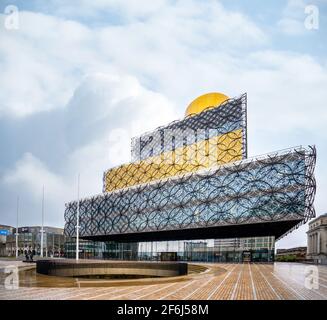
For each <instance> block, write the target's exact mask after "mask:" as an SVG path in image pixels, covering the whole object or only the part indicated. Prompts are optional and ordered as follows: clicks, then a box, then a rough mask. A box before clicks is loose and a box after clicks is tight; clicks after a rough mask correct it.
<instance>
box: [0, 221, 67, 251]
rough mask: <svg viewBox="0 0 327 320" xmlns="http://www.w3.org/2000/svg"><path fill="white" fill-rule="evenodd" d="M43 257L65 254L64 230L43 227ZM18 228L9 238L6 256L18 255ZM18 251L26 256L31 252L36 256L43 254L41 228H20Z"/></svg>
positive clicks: (14, 229)
mask: <svg viewBox="0 0 327 320" xmlns="http://www.w3.org/2000/svg"><path fill="white" fill-rule="evenodd" d="M43 230H44V234H43V256H45V257H47V256H52V255H53V256H61V255H62V254H63V252H64V242H65V236H64V230H63V229H62V228H55V227H43ZM15 233H16V228H13V232H12V233H11V234H10V235H8V236H7V241H6V255H7V256H15V255H16V236H15ZM18 250H19V254H20V255H21V254H24V253H25V252H26V251H28V250H31V251H33V252H34V254H35V255H40V254H41V227H40V226H30V227H21V228H18Z"/></svg>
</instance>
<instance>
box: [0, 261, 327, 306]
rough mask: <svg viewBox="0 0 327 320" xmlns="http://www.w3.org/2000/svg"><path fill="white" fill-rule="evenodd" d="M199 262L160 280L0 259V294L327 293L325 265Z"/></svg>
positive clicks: (235, 296) (185, 296)
mask: <svg viewBox="0 0 327 320" xmlns="http://www.w3.org/2000/svg"><path fill="white" fill-rule="evenodd" d="M8 265H12V268H13V269H15V267H19V268H20V270H22V271H20V272H19V282H18V283H19V285H18V286H11V287H10V284H12V282H10V281H8V278H7V280H6V277H8V275H9V276H10V274H9V273H7V274H6V273H4V271H5V267H6V266H8ZM198 265H203V266H205V267H207V268H208V269H207V271H206V272H202V273H198V274H197V273H194V274H190V275H188V276H183V277H175V278H167V279H163V280H158V279H138V280H121V281H119V280H118V281H117V280H116V281H111V280H109V281H106V280H101V279H100V280H91V281H90V280H85V279H74V278H67V277H65V278H63V277H51V276H44V275H39V274H36V273H35V270H34V269H31V268H33V266H31V265H30V264H23V263H22V262H17V261H5V262H4V261H0V299H23V300H26V299H27V300H29V299H40V300H41V299H59V300H69V299H86V300H97V299H132V300H133V299H135V300H146V299H161V300H162V299H167V300H168V299H169V300H170V299H180V300H192V299H200V300H207V299H209V300H210V299H213V300H244V299H249V300H290V299H291V300H312V299H315V300H322V299H323V300H326V299H327V266H314V265H306V264H299V263H274V264H204V263H198ZM24 268H25V270H24ZM7 271H8V270H7ZM11 276H12V274H11ZM135 281H136V282H135ZM8 284H9V286H8Z"/></svg>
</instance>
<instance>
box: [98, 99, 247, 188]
mask: <svg viewBox="0 0 327 320" xmlns="http://www.w3.org/2000/svg"><path fill="white" fill-rule="evenodd" d="M246 102H247V97H246V94H243V95H241V96H240V97H239V98H235V99H230V100H228V101H226V102H225V103H223V104H222V105H220V106H219V107H209V108H207V109H206V110H204V111H203V112H201V113H199V114H197V115H193V116H188V117H186V118H185V119H183V120H179V121H174V122H172V123H170V124H168V125H167V126H164V127H160V128H158V129H156V130H154V131H152V132H150V133H145V134H143V135H142V136H140V137H136V138H133V139H132V158H133V160H134V162H131V163H128V164H123V165H121V166H117V167H114V168H111V169H109V170H107V171H106V172H105V173H104V176H103V192H109V191H114V190H118V189H121V188H126V187H130V186H133V185H138V184H143V183H148V182H152V181H155V180H160V179H165V178H168V177H171V176H180V175H183V174H187V173H189V172H195V171H197V170H200V169H205V168H209V167H213V166H217V165H221V164H225V163H229V162H234V161H238V160H242V159H245V158H246V157H247V140H246V136H247V133H246V131H247V126H246Z"/></svg>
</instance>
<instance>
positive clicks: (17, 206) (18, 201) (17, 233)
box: [16, 196, 19, 259]
mask: <svg viewBox="0 0 327 320" xmlns="http://www.w3.org/2000/svg"><path fill="white" fill-rule="evenodd" d="M18 211H19V196H17V212H16V214H17V216H16V259H17V258H18Z"/></svg>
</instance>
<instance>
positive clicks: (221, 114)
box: [131, 93, 247, 162]
mask: <svg viewBox="0 0 327 320" xmlns="http://www.w3.org/2000/svg"><path fill="white" fill-rule="evenodd" d="M246 109H247V95H246V93H244V94H242V95H241V96H240V97H239V98H234V99H229V100H227V101H225V102H224V103H223V104H221V105H220V106H219V107H215V106H212V107H208V108H207V109H205V110H204V111H202V112H201V113H199V114H196V115H190V116H187V117H186V118H184V119H182V120H176V121H173V122H171V123H170V124H168V125H166V126H162V127H159V128H157V129H155V130H153V131H151V132H146V133H144V134H142V135H141V136H139V137H134V138H132V141H131V156H132V162H134V161H140V160H144V159H147V158H149V157H153V156H156V155H159V154H161V153H163V152H166V151H171V150H175V148H178V147H182V146H187V145H190V144H192V143H195V142H198V141H201V140H207V139H210V138H212V137H215V136H221V135H223V134H226V133H229V132H233V131H236V130H239V129H241V130H242V142H243V143H242V159H245V158H246V157H247V138H246V137H247V135H246V130H247V121H246ZM169 130H170V131H171V132H172V134H171V136H167V132H169ZM202 130H203V131H204V132H205V133H204V135H205V136H197V134H196V132H197V131H202ZM190 132H195V134H190ZM165 135H166V136H165ZM238 160H239V159H238Z"/></svg>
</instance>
